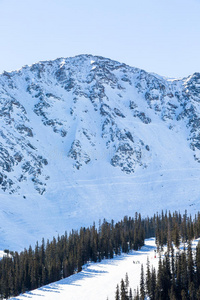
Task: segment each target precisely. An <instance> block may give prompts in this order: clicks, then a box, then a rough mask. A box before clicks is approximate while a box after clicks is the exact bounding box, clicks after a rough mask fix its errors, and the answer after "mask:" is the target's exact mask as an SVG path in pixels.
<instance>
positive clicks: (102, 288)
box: [11, 239, 159, 300]
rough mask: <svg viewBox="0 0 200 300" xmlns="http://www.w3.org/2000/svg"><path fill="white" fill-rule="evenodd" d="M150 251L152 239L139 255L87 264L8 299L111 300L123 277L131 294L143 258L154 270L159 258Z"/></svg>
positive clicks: (123, 256)
mask: <svg viewBox="0 0 200 300" xmlns="http://www.w3.org/2000/svg"><path fill="white" fill-rule="evenodd" d="M154 249H156V246H155V239H148V240H146V243H145V246H144V247H142V249H141V250H139V251H132V252H131V253H130V254H123V255H121V256H117V257H115V258H114V259H108V260H103V261H102V262H100V263H91V264H89V265H88V266H85V267H84V270H82V271H81V272H80V273H77V274H74V275H72V276H70V277H68V278H65V279H63V280H60V281H58V282H55V283H52V284H49V285H47V286H44V287H41V288H39V289H37V290H33V291H31V292H28V293H26V294H23V295H21V296H18V297H15V298H11V299H21V300H22V299H25V298H28V299H33V300H41V299H45V300H46V299H48V300H54V299H56V300H62V299H65V300H77V299H82V300H94V299H95V300H106V299H107V297H108V299H109V300H114V299H115V291H116V286H117V284H120V282H121V279H122V278H123V279H124V278H125V274H126V273H128V277H129V282H130V283H129V285H130V287H131V289H132V291H133V294H134V292H135V291H136V290H137V287H138V286H139V285H140V271H141V264H143V265H144V270H145V271H146V263H147V257H148V258H149V261H150V264H151V265H153V266H154V267H156V268H157V265H158V260H159V258H158V256H157V257H156V258H155V254H154ZM133 262H134V263H133Z"/></svg>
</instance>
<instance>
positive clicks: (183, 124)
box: [0, 55, 200, 248]
mask: <svg viewBox="0 0 200 300" xmlns="http://www.w3.org/2000/svg"><path fill="white" fill-rule="evenodd" d="M199 78H200V75H199V73H195V74H193V75H192V76H191V77H188V78H186V79H185V78H184V79H182V80H168V79H165V78H163V77H161V76H158V75H156V74H150V73H148V72H145V71H144V70H140V69H137V68H133V67H130V66H127V65H126V64H123V63H120V62H117V61H113V60H111V59H108V58H103V57H100V56H93V55H78V56H76V57H72V58H58V59H56V60H53V61H43V62H39V63H36V64H33V65H32V66H24V67H23V68H22V69H20V70H19V71H14V72H4V73H3V74H2V75H0V115H1V120H0V122H1V130H0V166H1V170H0V184H1V197H2V199H3V200H4V203H5V204H4V210H2V215H1V217H2V218H1V220H2V223H1V224H0V227H1V228H2V235H3V239H4V242H3V243H2V245H3V246H5V247H8V246H13V245H15V242H16V244H17V243H18V241H20V242H19V243H20V245H22V248H23V247H24V246H25V245H24V241H25V238H27V239H29V238H28V236H29V234H30V233H31V234H32V239H39V238H40V237H42V236H45V235H46V234H47V232H48V234H49V235H51V234H55V232H56V231H58V232H61V231H62V230H63V232H64V230H65V229H69V227H70V228H71V226H72V225H73V226H72V227H77V226H79V225H89V224H90V223H91V220H92V221H93V220H94V221H97V220H98V219H99V218H104V217H106V218H115V219H118V218H121V217H123V215H126V214H128V213H129V212H130V211H133V210H137V211H140V212H141V211H143V212H144V213H149V212H154V211H155V209H156V210H160V209H169V208H171V206H173V208H174V209H180V208H181V207H183V209H185V208H187V209H188V210H192V211H193V212H194V210H195V208H196V207H197V206H196V204H197V196H198V195H199V190H198V185H196V180H197V178H199V162H200V152H199V151H200V133H199V124H200V118H199V111H200V110H199V109H200V108H199V100H200V94H199V92H200V90H199ZM188 180H189V182H190V185H188V189H187V191H185V182H186V181H187V182H188ZM169 199H173V201H174V202H173V205H172V202H170V201H171V200H170V201H169ZM179 199H180V200H179ZM180 203H181V206H180ZM22 207H23V209H22ZM88 212H89V213H88ZM35 218H36V219H37V222H35ZM58 218H59V219H60V221H59V222H58ZM35 223H37V224H35ZM4 224H7V225H6V226H7V227H8V228H12V227H13V226H14V225H15V226H17V230H18V232H19V234H18V235H16V240H15V237H14V236H13V234H12V233H11V231H9V230H8V232H7V231H6V229H5V225H4ZM16 224H17V225H16ZM10 235H11V236H10Z"/></svg>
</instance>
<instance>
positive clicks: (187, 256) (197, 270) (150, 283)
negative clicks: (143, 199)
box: [115, 213, 200, 300]
mask: <svg viewBox="0 0 200 300" xmlns="http://www.w3.org/2000/svg"><path fill="white" fill-rule="evenodd" d="M199 222H200V218H199V213H198V215H197V216H195V218H194V220H192V219H191V216H190V217H187V213H185V214H184V215H183V217H181V216H180V214H177V213H175V214H173V216H172V215H171V213H169V214H168V215H167V214H165V215H164V214H163V213H162V215H161V217H158V218H156V224H157V225H158V224H159V226H158V227H157V229H156V244H157V249H158V251H159V252H160V253H161V251H162V250H163V246H164V245H167V251H166V253H165V255H164V258H163V259H161V255H160V257H159V263H158V270H157V271H156V269H155V268H154V267H153V266H152V267H150V262H149V259H148V258H147V268H146V274H144V268H143V265H141V275H140V287H138V288H137V291H136V293H135V294H134V295H133V294H132V290H131V288H128V284H127V282H128V281H127V279H126V278H127V277H128V274H126V278H125V280H123V279H122V280H121V283H120V284H118V285H117V287H116V291H115V300H144V299H150V300H176V299H181V300H196V299H200V242H199V243H198V245H197V247H196V249H195V250H194V251H192V247H191V240H192V239H194V238H197V237H199ZM181 241H182V242H184V243H186V245H187V247H185V246H184V248H183V250H180V249H179V246H180V242H181ZM174 245H175V246H176V247H177V249H178V251H177V252H176V253H175V251H174Z"/></svg>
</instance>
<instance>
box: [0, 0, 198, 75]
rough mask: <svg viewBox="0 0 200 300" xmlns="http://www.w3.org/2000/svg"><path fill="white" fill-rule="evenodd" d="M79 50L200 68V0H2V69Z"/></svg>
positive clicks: (186, 70)
mask: <svg viewBox="0 0 200 300" xmlns="http://www.w3.org/2000/svg"><path fill="white" fill-rule="evenodd" d="M77 54H94V55H101V56H105V57H109V58H111V59H115V60H118V61H121V62H125V63H127V64H129V65H131V66H134V67H138V68H142V69H145V70H146V71H149V72H155V73H157V74H160V75H164V76H169V77H183V76H188V75H190V74H192V73H194V72H200V0H187V1H186V0H137V1H135V0H115V1H114V0H101V1H99V0H96V1H95V0H70V1H68V0H0V73H1V72H3V70H6V71H10V70H15V69H19V68H21V67H22V66H23V65H26V64H27V65H30V64H32V63H35V62H38V61H40V60H49V59H55V58H58V57H70V56H75V55H77Z"/></svg>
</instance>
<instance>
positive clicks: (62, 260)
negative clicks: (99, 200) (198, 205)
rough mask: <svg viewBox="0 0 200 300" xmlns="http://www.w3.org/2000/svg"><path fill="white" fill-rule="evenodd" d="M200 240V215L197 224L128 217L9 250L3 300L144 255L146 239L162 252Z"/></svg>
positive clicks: (1, 281) (2, 265)
mask: <svg viewBox="0 0 200 300" xmlns="http://www.w3.org/2000/svg"><path fill="white" fill-rule="evenodd" d="M199 234H200V215H199V214H198V215H197V216H195V218H194V220H192V218H191V217H188V216H187V213H185V214H184V215H183V216H181V214H180V213H178V212H175V213H173V214H171V213H170V212H169V213H167V212H166V213H163V212H162V213H161V214H160V215H158V214H156V215H154V216H153V217H151V218H149V217H146V218H142V217H141V215H140V214H138V213H135V216H134V217H127V216H126V217H124V219H123V220H121V221H120V222H117V223H114V221H113V220H112V221H111V222H107V221H106V220H105V219H104V220H103V222H101V221H99V224H98V226H97V227H96V225H95V223H94V224H93V225H92V226H90V227H87V228H85V227H83V228H81V229H80V230H72V231H71V232H70V233H69V234H68V233H67V232H65V234H64V235H62V236H58V237H57V238H55V237H54V238H53V239H52V241H49V240H47V241H46V242H45V240H44V239H43V240H42V243H41V244H40V245H39V243H38V242H37V243H36V245H35V247H34V248H32V247H31V246H29V248H28V249H24V251H22V252H20V253H18V252H16V251H15V252H12V251H9V250H7V251H6V253H7V254H6V256H5V257H3V258H2V259H1V260H0V298H1V299H3V298H6V299H7V298H9V297H13V296H17V295H19V294H20V293H24V292H26V291H30V290H33V289H36V288H38V287H41V286H43V285H46V284H49V283H51V282H55V281H58V280H60V279H62V278H65V277H68V276H70V275H72V274H74V273H76V272H80V271H81V270H82V266H83V265H84V264H86V263H87V262H91V261H93V262H97V261H101V260H102V259H106V258H113V256H114V255H120V254H121V253H122V252H125V253H128V252H129V251H130V250H138V249H140V248H141V247H142V246H143V245H144V239H145V238H148V237H153V236H156V241H157V247H158V248H162V247H163V245H164V244H165V243H166V242H168V241H171V242H174V243H176V244H178V243H179V240H180V238H181V239H182V240H185V241H187V240H190V239H192V238H194V237H197V236H199Z"/></svg>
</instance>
